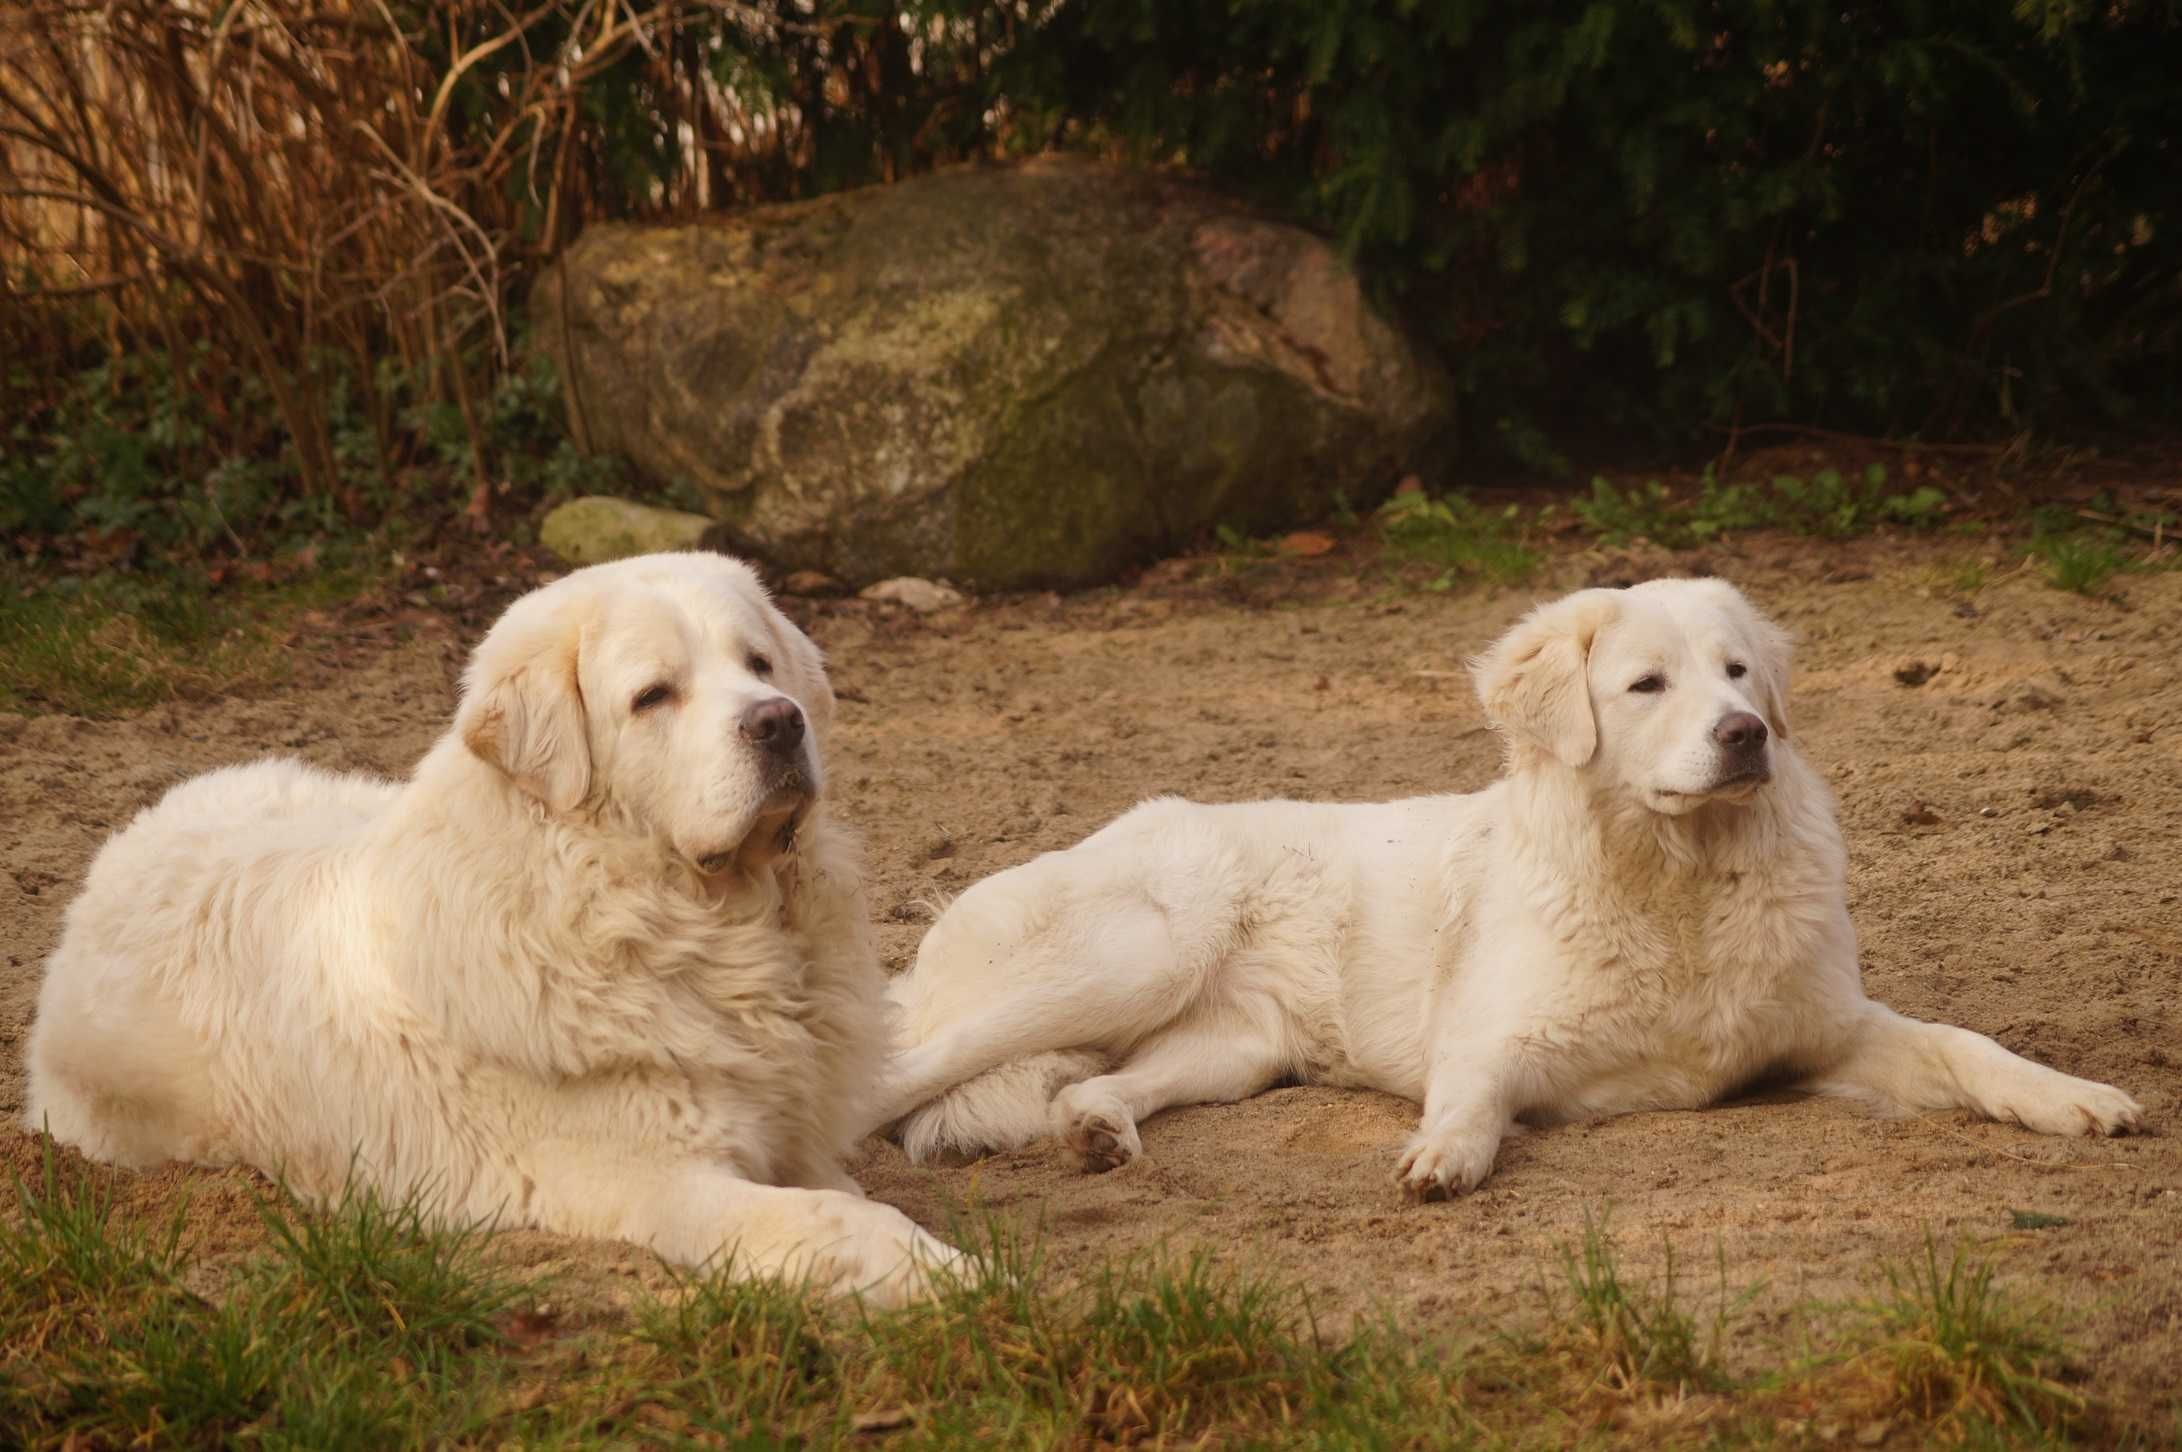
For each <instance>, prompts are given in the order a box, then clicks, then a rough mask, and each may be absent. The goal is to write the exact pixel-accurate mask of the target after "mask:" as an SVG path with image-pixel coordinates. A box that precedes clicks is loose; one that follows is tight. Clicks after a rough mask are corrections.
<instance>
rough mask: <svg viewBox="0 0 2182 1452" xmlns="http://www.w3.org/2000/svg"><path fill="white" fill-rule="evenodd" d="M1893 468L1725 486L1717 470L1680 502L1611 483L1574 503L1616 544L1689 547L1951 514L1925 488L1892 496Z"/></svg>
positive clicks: (1598, 482) (1648, 486) (1653, 489)
mask: <svg viewBox="0 0 2182 1452" xmlns="http://www.w3.org/2000/svg"><path fill="white" fill-rule="evenodd" d="M1886 482H1887V473H1886V469H1885V468H1884V467H1883V466H1881V465H1878V464H1873V465H1871V466H1870V467H1869V468H1867V469H1865V470H1864V471H1863V473H1862V474H1861V475H1859V476H1856V477H1855V478H1851V477H1850V476H1848V475H1845V474H1843V473H1842V472H1841V471H1840V470H1838V469H1822V470H1820V471H1819V472H1818V473H1816V474H1813V475H1812V476H1810V477H1809V478H1808V479H1806V478H1803V477H1801V476H1799V475H1794V474H1779V475H1775V476H1774V477H1773V478H1772V479H1770V480H1768V481H1766V482H1765V483H1762V484H1759V483H1739V484H1726V483H1722V482H1721V481H1720V480H1719V479H1718V478H1717V477H1716V476H1715V475H1714V474H1713V473H1712V471H1711V470H1709V469H1708V470H1706V471H1705V474H1704V477H1703V478H1702V479H1701V480H1700V481H1699V484H1698V488H1697V492H1696V493H1695V494H1694V495H1691V496H1687V497H1678V496H1677V495H1675V494H1674V493H1672V492H1671V491H1670V490H1668V488H1667V487H1666V486H1665V485H1663V484H1661V483H1660V482H1659V481H1658V480H1656V479H1653V480H1647V481H1646V482H1645V483H1643V484H1641V485H1638V484H1631V485H1628V486H1626V487H1619V486H1616V485H1614V484H1613V483H1611V482H1610V481H1608V480H1607V479H1605V478H1603V477H1602V478H1595V479H1593V480H1592V481H1591V492H1590V493H1589V494H1587V495H1579V496H1578V497H1577V498H1576V499H1575V500H1574V501H1573V502H1572V503H1571V505H1570V508H1571V509H1573V510H1574V512H1575V515H1576V517H1577V518H1578V519H1579V520H1581V521H1582V522H1583V523H1584V524H1585V525H1586V526H1587V527H1588V528H1589V529H1590V530H1591V531H1592V532H1593V533H1594V534H1597V535H1598V536H1599V537H1600V538H1601V539H1603V540H1604V541H1606V542H1607V543H1609V544H1623V543H1626V542H1628V541H1629V540H1631V539H1635V538H1638V537H1642V538H1645V539H1649V540H1651V541H1653V542H1654V543H1657V544H1663V545H1666V546H1668V547H1669V548H1676V549H1682V548H1688V547H1689V546H1691V545H1696V544H1701V543H1703V542H1704V541H1706V540H1709V539H1713V538H1716V537H1718V536H1720V535H1723V534H1727V533H1731V532H1734V531H1737V530H1746V529H1782V530H1787V531H1789V532H1790V533H1793V534H1807V535H1818V536H1823V537H1827V538H1835V539H1839V538H1845V537H1847V536H1851V535H1857V534H1866V533H1869V532H1870V531H1871V530H1873V529H1876V528H1878V527H1879V526H1880V525H1882V524H1898V525H1904V526H1908V527H1913V528H1925V527H1930V526H1933V525H1936V524H1938V523H1940V522H1941V521H1942V520H1943V519H1944V518H1945V516H1946V513H1947V507H1948V504H1947V496H1946V495H1945V494H1943V493H1941V492H1940V491H1939V490H1937V489H1935V488H1933V487H1931V486H1930V485H1924V486H1921V487H1919V488H1916V489H1912V490H1909V491H1907V492H1901V491H1889V490H1888V489H1887V487H1886Z"/></svg>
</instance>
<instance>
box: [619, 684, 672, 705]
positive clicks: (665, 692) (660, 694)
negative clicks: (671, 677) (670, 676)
mask: <svg viewBox="0 0 2182 1452" xmlns="http://www.w3.org/2000/svg"><path fill="white" fill-rule="evenodd" d="M673 696H674V687H672V686H670V685H668V684H667V683H666V682H665V681H661V682H659V683H658V684H656V685H650V686H646V687H645V688H644V689H643V690H641V691H638V692H637V693H636V697H635V699H633V700H631V701H630V702H629V709H630V710H632V711H649V710H651V709H652V708H653V707H654V706H664V705H665V704H666V703H667V702H668V701H669V700H671V699H673Z"/></svg>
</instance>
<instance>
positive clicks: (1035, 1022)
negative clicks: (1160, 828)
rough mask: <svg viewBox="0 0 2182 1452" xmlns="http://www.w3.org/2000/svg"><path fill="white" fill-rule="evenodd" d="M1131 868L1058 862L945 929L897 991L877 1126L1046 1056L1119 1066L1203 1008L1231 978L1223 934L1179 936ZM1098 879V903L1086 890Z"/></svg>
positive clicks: (994, 887) (892, 991)
mask: <svg viewBox="0 0 2182 1452" xmlns="http://www.w3.org/2000/svg"><path fill="white" fill-rule="evenodd" d="M1071 859H1077V860H1074V861H1071ZM1060 864H1067V866H1066V867H1063V866H1061V865H1060ZM1120 865H1121V864H1116V863H1110V862H1100V861H1098V860H1096V859H1095V858H1094V860H1092V861H1090V862H1084V861H1082V860H1080V858H1079V857H1078V854H1076V853H1062V854H1057V858H1054V859H1041V860H1040V861H1037V862H1033V863H1029V864H1026V865H1025V866H1024V867H1020V868H1016V869H1013V870H1012V871H1009V872H1004V873H1001V874H1000V875H999V876H997V877H992V878H988V879H986V881H984V882H982V883H979V884H978V885H977V886H976V887H974V888H972V889H971V890H970V891H969V892H966V893H964V894H963V895H962V897H961V898H960V899H958V900H957V901H956V903H955V905H954V906H953V907H951V908H949V909H948V910H947V912H946V913H945V914H943V915H942V916H941V918H940V920H939V922H938V923H936V924H934V925H933V928H932V931H931V932H930V933H929V934H927V935H926V937H925V941H924V944H923V945H922V946H921V947H920V948H919V949H918V953H917V966H916V967H915V968H914V969H913V970H911V972H910V973H909V974H906V975H904V976H903V977H902V978H899V979H896V980H895V981H894V983H893V984H891V985H889V987H888V991H887V997H888V999H889V1001H890V1002H891V1004H892V1006H893V1008H894V1012H895V1016H896V1022H895V1034H896V1038H895V1042H896V1046H897V1047H896V1054H895V1058H894V1061H893V1063H892V1065H891V1066H890V1068H889V1071H888V1075H887V1079H886V1082H885V1083H884V1084H883V1085H882V1087H881V1091H880V1094H879V1098H878V1105H877V1110H878V1112H877V1117H876V1119H875V1123H876V1124H879V1125H885V1124H892V1123H894V1122H895V1121H896V1120H899V1119H900V1118H901V1117H902V1116H904V1115H906V1114H908V1113H909V1112H910V1111H911V1110H914V1109H916V1108H918V1107H919V1106H920V1105H923V1104H926V1103H929V1102H930V1101H931V1100H932V1099H934V1098H935V1097H937V1096H938V1095H940V1094H943V1093H945V1092H946V1091H948V1090H950V1089H953V1088H955V1087H956V1086H957V1085H960V1084H963V1083H965V1082H966V1081H968V1080H970V1079H972V1078H974V1077H976V1076H977V1075H980V1074H983V1073H985V1072H987V1071H988V1070H991V1069H994V1068H997V1067H999V1066H1000V1065H1003V1064H1011V1063H1014V1062H1016V1061H1018V1060H1023V1059H1029V1058H1032V1057H1033V1056H1036V1055H1048V1054H1053V1053H1056V1052H1059V1051H1064V1050H1080V1051H1087V1052H1091V1053H1097V1054H1101V1055H1104V1056H1106V1057H1107V1058H1108V1060H1109V1061H1111V1059H1112V1058H1114V1057H1118V1056H1120V1055H1123V1054H1125V1053H1127V1052H1128V1051H1129V1050H1130V1049H1131V1048H1133V1047H1134V1046H1135V1045H1136V1044H1139V1043H1142V1042H1143V1041H1144V1040H1146V1039H1147V1038H1150V1037H1151V1036H1152V1035H1154V1034H1156V1033H1157V1032H1158V1031H1159V1030H1161V1029H1162V1028H1164V1027H1165V1026H1166V1025H1168V1024H1169V1023H1171V1022H1173V1021H1174V1019H1175V1018H1177V1017H1178V1016H1180V1015H1181V1014H1182V1013H1183V1011H1184V1010H1185V1009H1187V1008H1189V1007H1190V1006H1191V1005H1192V1004H1193V1003H1194V1002H1196V1001H1197V1000H1198V998H1199V997H1200V996H1201V995H1202V994H1203V993H1204V992H1205V990H1206V986H1207V983H1208V982H1209V980H1210V979H1211V978H1212V976H1213V974H1214V972H1215V971H1216V969H1217V968H1218V966H1219V961H1220V957H1221V954H1222V944H1221V943H1220V941H1219V939H1218V937H1217V935H1216V934H1211V933H1207V932H1205V931H1203V930H1202V929H1201V928H1200V927H1199V926H1198V925H1197V924H1195V923H1192V924H1190V925H1188V926H1186V927H1183V928H1180V929H1178V927H1177V924H1176V921H1175V915H1174V914H1173V913H1171V912H1170V911H1169V909H1168V908H1167V907H1166V906H1165V905H1163V904H1162V903H1160V902H1158V901H1155V900H1154V899H1153V898H1152V897H1151V896H1150V895H1149V894H1148V893H1146V892H1143V891H1142V890H1139V889H1136V888H1134V887H1133V886H1132V884H1131V883H1130V882H1129V878H1128V876H1127V875H1125V874H1124V873H1120V872H1116V871H1114V870H1113V869H1114V868H1115V867H1117V866H1120ZM1102 869H1103V870H1102ZM1071 870H1072V871H1071ZM1078 874H1080V876H1079V875H1078ZM1086 880H1088V881H1089V882H1090V883H1091V884H1092V888H1093V890H1091V891H1081V890H1080V888H1081V887H1082V886H1083V884H1084V883H1085V882H1086ZM1200 916H1201V915H1200ZM1070 1067H1071V1068H1081V1067H1083V1066H1082V1065H1081V1064H1078V1065H1074V1066H1070Z"/></svg>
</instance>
